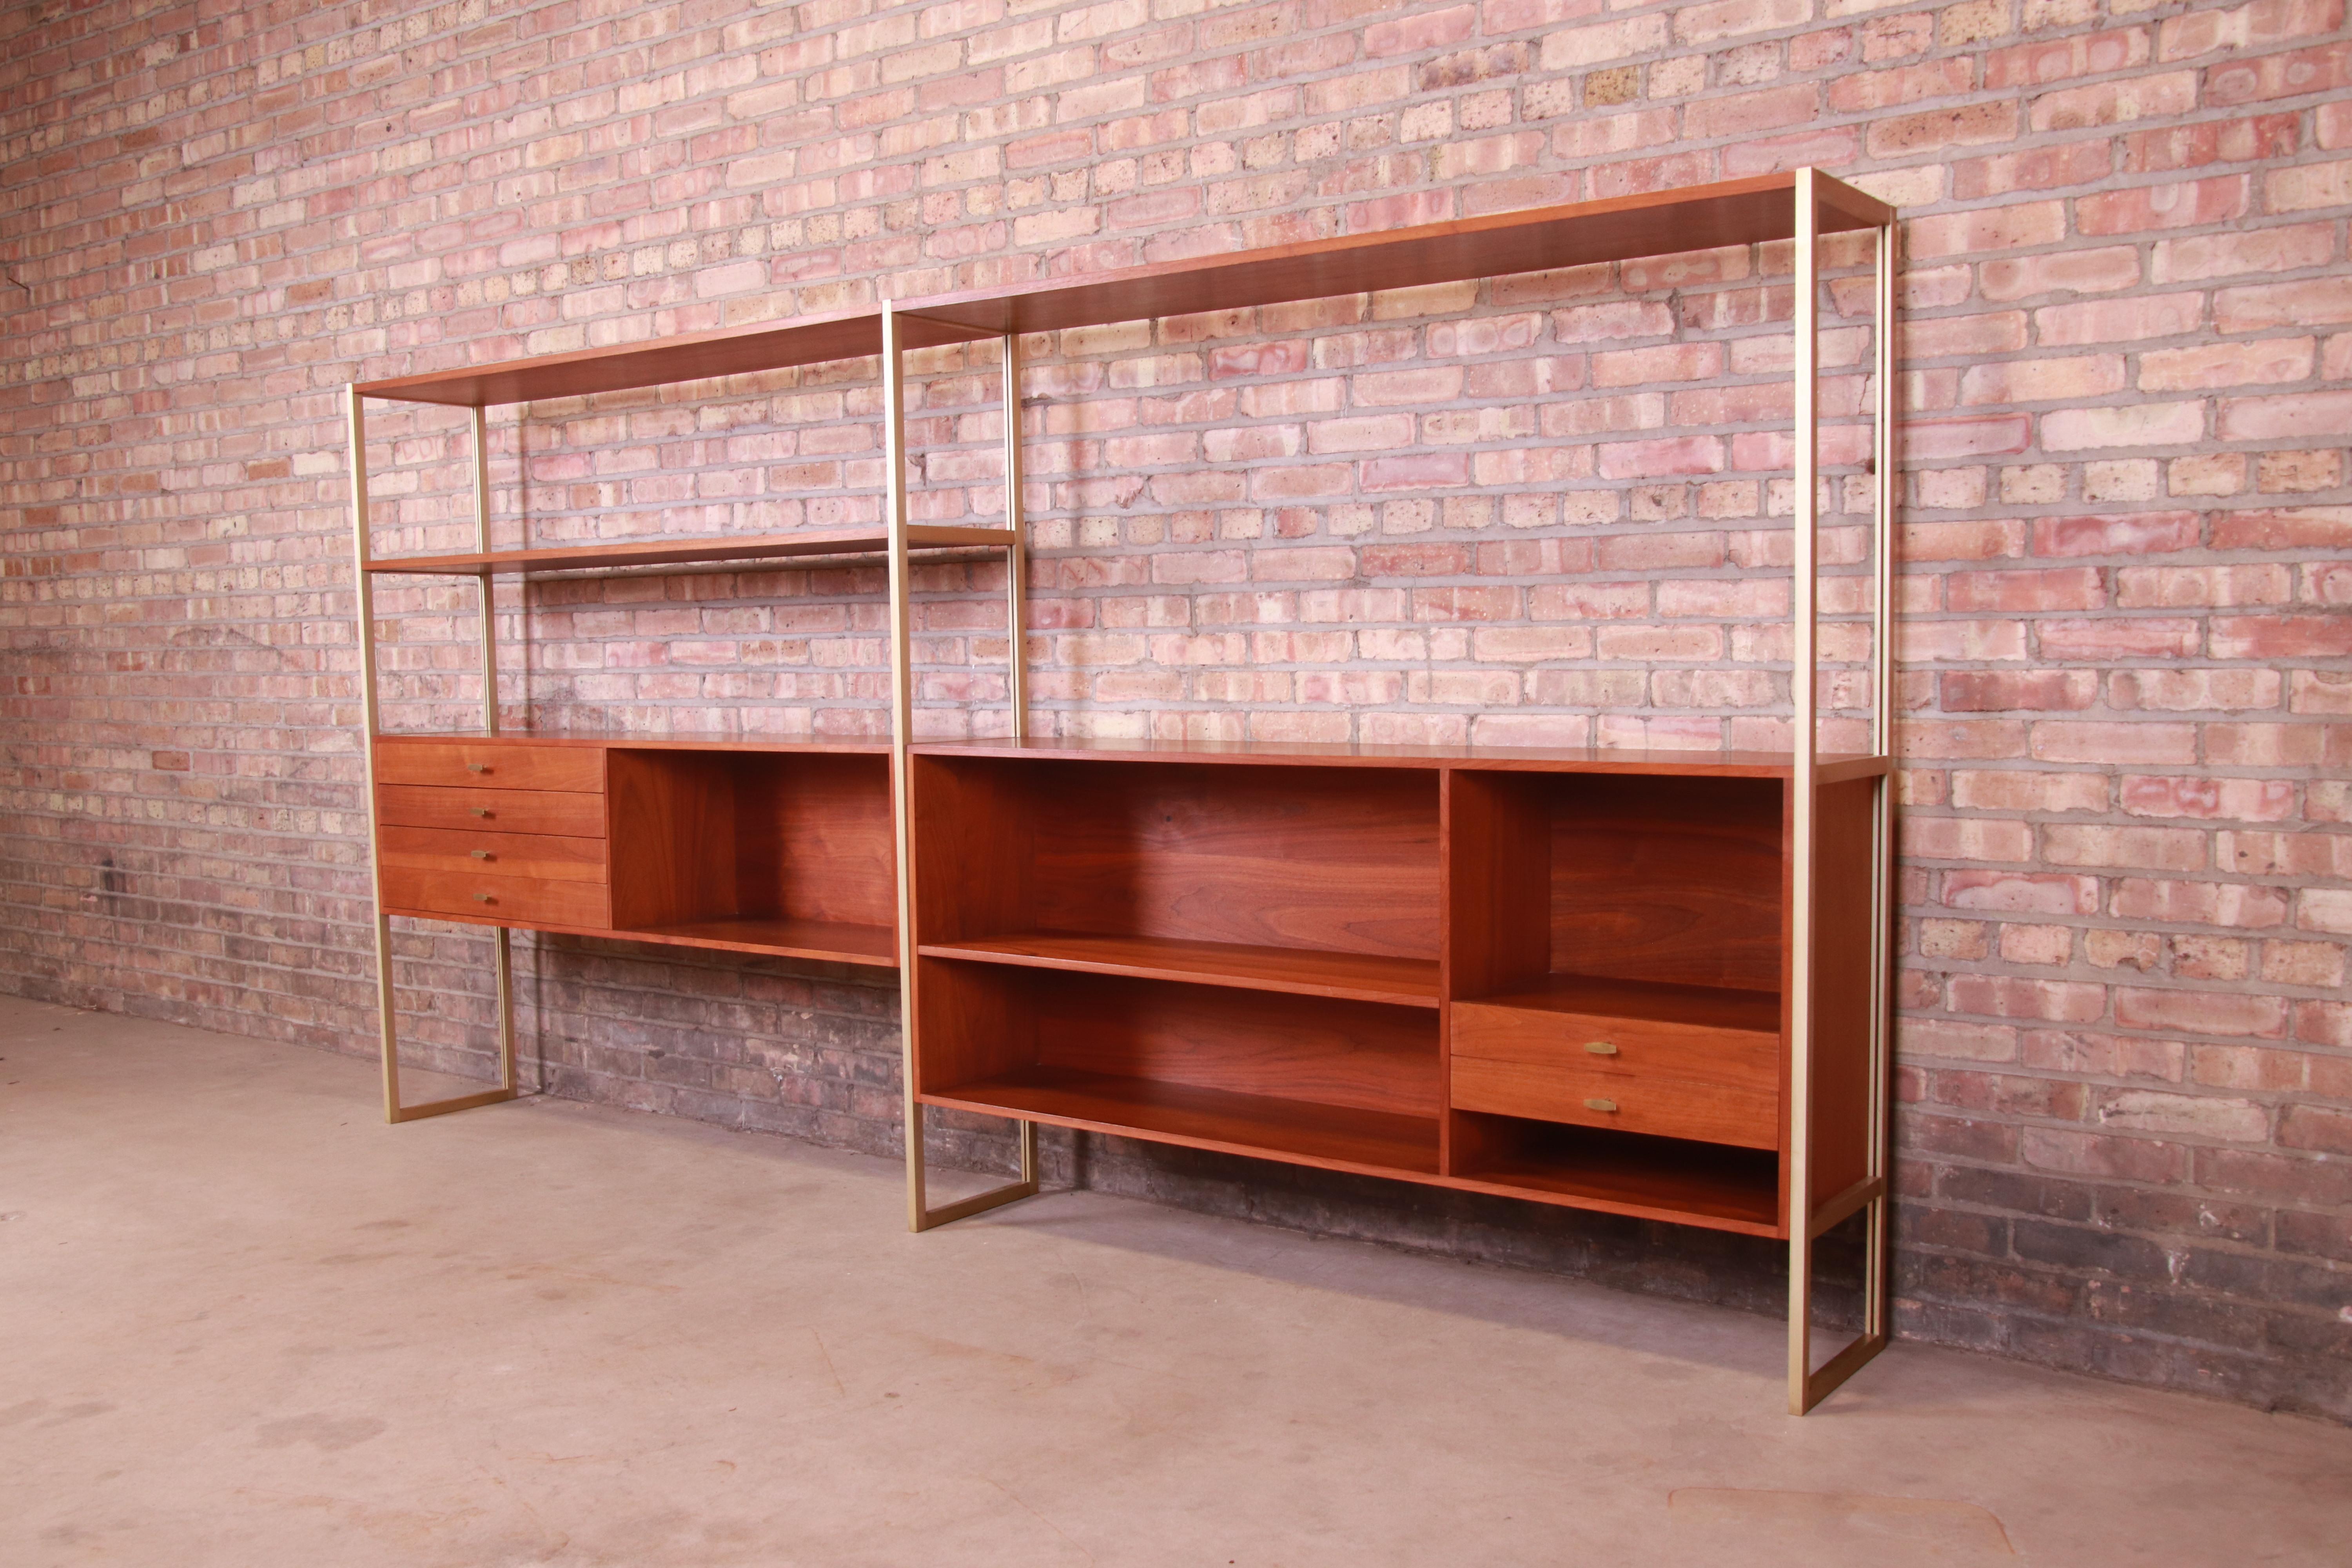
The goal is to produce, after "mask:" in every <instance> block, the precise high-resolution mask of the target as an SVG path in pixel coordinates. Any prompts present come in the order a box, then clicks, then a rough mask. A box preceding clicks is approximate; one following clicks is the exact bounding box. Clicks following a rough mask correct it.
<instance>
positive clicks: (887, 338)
mask: <svg viewBox="0 0 2352 1568" xmlns="http://www.w3.org/2000/svg"><path fill="white" fill-rule="evenodd" d="M901 321H902V318H901V317H900V315H899V313H898V310H895V309H893V308H892V306H891V305H890V303H889V301H887V300H885V301H884V302H883V305H882V449H883V465H882V466H883V471H884V484H885V486H886V489H885V496H886V500H887V508H888V517H887V523H888V528H887V534H888V546H889V564H890V781H891V790H892V802H891V804H892V806H893V811H892V818H893V827H894V829H895V832H896V839H897V846H898V1038H899V1042H900V1055H899V1079H900V1094H901V1104H902V1106H903V1107H904V1119H905V1120H904V1125H905V1129H906V1140H907V1228H908V1230H915V1231H923V1230H929V1229H930V1228H931V1227H932V1226H941V1225H946V1224H949V1223H950V1222H951V1221H954V1220H960V1219H963V1218H965V1217H967V1216H969V1215H976V1214H979V1213H982V1211H984V1210H987V1209H992V1208H995V1207H997V1206H998V1205H1001V1204H1009V1203H1012V1202H1013V1200H1015V1199H1017V1198H1025V1197H1027V1196H1029V1195H1030V1194H1033V1193H1034V1192H1035V1191H1036V1190H1037V1129H1036V1125H1035V1124H1034V1122H1030V1121H1022V1122H1021V1123H1020V1127H1021V1133H1020V1138H1021V1176H1020V1179H1019V1180H1018V1181H1015V1182H1012V1183H1010V1184H1006V1185H1003V1186H1000V1187H992V1188H991V1189H989V1190H988V1191H987V1192H984V1193H977V1194H973V1195H972V1196H971V1197H968V1198H961V1199H958V1200H957V1201H956V1202H954V1203H951V1204H943V1205H940V1207H938V1208H933V1207H931V1206H930V1203H929V1194H928V1191H927V1175H928V1173H927V1171H926V1168H925V1160H924V1152H923V1102H922V1098H921V1083H920V1080H919V1078H918V1076H917V1074H916V1070H915V1010H916V1007H917V1005H918V1003H917V999H916V994H917V989H918V986H917V980H916V973H915V962H916V960H915V859H914V832H913V828H914V805H915V802H914V774H913V772H912V769H911V764H912V763H913V761H914V758H913V753H912V752H911V750H910V748H911V747H912V746H913V744H914V734H915V688H914V636H913V630H912V627H913V620H912V606H911V605H910V603H909V600H908V565H909V563H908V557H907V545H908V523H909V519H910V513H909V511H908V496H907V384H906V338H905V333H904V329H903V328H902V326H901V325H900V322H901ZM1019 374H1020V373H1019V366H1018V364H1017V362H1014V361H1013V360H1012V359H1010V358H1009V357H1008V359H1007V362H1006V369H1005V385H1006V388H1007V390H1008V392H1010V391H1012V390H1013V388H1014V387H1015V386H1016V384H1017V381H1018V377H1019ZM1012 406H1013V409H1014V410H1015V411H1016V415H1017V409H1018V406H1019V405H1018V400H1017V398H1016V399H1014V400H1013V405H1012ZM1019 438H1020V437H1019V429H1018V425H1017V423H1015V424H1013V426H1012V428H1010V429H1009V430H1008V432H1007V434H1006V437H1005V457H1006V462H1007V476H1006V477H1007V489H1006V492H1005V494H1006V506H1007V516H1006V520H1005V521H1006V522H1007V524H1008V525H1009V526H1010V527H1011V529H1012V531H1013V538H1012V540H1011V541H1008V542H1007V560H1008V562H1010V563H1013V577H1014V583H1013V587H1011V588H1010V589H1008V590H1007V592H1008V594H1009V595H1012V596H1011V597H1010V598H1008V600H1007V605H1006V607H1007V608H1008V610H1010V609H1013V606H1014V605H1017V604H1018V603H1019V595H1020V593H1021V588H1020V584H1019V576H1020V571H1019V561H1020V556H1019V554H1018V548H1019V542H1020V538H1021V534H1020V521H1021V519H1020V491H1019V489H1018V484H1019V479H1018V476H1019V472H1020V469H1019V458H1020V454H1019V452H1018V449H1017V443H1018V441H1019ZM1010 629H1011V630H1012V632H1013V647H1012V653H1011V657H1012V658H1013V662H1014V665H1015V668H1018V666H1019V661H1020V658H1021V636H1020V632H1021V622H1020V621H1018V620H1015V621H1014V622H1013V626H1012V627H1011V628H1010ZM1014 689H1015V691H1016V692H1017V691H1018V690H1019V689H1020V682H1019V681H1018V679H1016V680H1015V682H1014ZM1018 712H1019V710H1018V708H1017V706H1016V709H1015V713H1016V717H1015V719H1014V724H1015V726H1016V729H1015V733H1016V734H1017V733H1018V732H1019V729H1018V726H1019V725H1020V724H1021V722H1022V721H1021V720H1020V719H1019V718H1018V717H1017V715H1018Z"/></svg>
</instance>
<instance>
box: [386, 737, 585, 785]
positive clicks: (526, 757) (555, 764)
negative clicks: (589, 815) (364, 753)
mask: <svg viewBox="0 0 2352 1568" xmlns="http://www.w3.org/2000/svg"><path fill="white" fill-rule="evenodd" d="M375 778H376V783H378V784H441V785H449V784H458V785H464V786H466V787H467V788H472V789H533V790H541V789H552V790H570V791H578V792H582V793H585V794H590V795H602V794H603V793H604V747H602V746H545V745H537V744H534V743H532V742H529V741H491V740H482V741H402V740H395V741H379V742H376V747H375Z"/></svg>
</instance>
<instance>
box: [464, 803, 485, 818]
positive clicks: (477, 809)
mask: <svg viewBox="0 0 2352 1568" xmlns="http://www.w3.org/2000/svg"><path fill="white" fill-rule="evenodd" d="M466 809H467V811H470V812H472V813H473V814H474V815H475V816H489V815H490V808H489V807H488V806H487V805H469V806H467V808H466Z"/></svg>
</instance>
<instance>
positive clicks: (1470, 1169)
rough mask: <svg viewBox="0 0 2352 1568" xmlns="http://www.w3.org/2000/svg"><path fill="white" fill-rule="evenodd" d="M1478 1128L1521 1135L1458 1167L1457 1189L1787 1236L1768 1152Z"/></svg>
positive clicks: (1635, 1137) (1630, 1136)
mask: <svg viewBox="0 0 2352 1568" xmlns="http://www.w3.org/2000/svg"><path fill="white" fill-rule="evenodd" d="M1478 1120H1479V1121H1481V1122H1485V1123H1488V1124H1495V1125H1499V1126H1502V1127H1505V1128H1507V1129H1508V1130H1510V1131H1512V1132H1515V1133H1516V1134H1517V1137H1516V1138H1515V1139H1509V1140H1505V1141H1503V1142H1505V1145H1506V1146H1505V1147H1504V1148H1503V1150H1502V1151H1501V1152H1496V1153H1492V1154H1488V1155H1486V1156H1485V1157H1483V1158H1480V1159H1478V1160H1476V1161H1475V1162H1473V1163H1466V1164H1462V1165H1457V1168H1456V1170H1455V1172H1454V1176H1453V1178H1452V1180H1451V1183H1450V1184H1452V1185H1456V1186H1463V1187H1467V1188H1470V1189H1471V1190H1473V1191H1476V1192H1486V1193H1496V1194H1501V1195H1503V1196H1506V1197H1515V1198H1536V1199H1538V1200H1540V1201H1543V1202H1547V1203H1558V1204H1562V1205H1567V1206H1568V1207H1570V1208H1585V1209H1597V1210H1600V1211H1601V1212H1602V1213H1604V1214H1622V1215H1633V1216H1634V1217H1635V1218H1638V1219H1663V1220H1670V1221H1672V1222H1674V1223H1675V1224H1677V1225H1697V1226H1706V1227H1707V1228H1709V1229H1712V1230H1731V1231H1738V1232H1740V1233H1741V1234H1743V1235H1747V1236H1775V1237H1777V1236H1786V1235H1787V1234H1788V1230H1787V1227H1786V1226H1783V1225H1782V1224H1781V1223H1780V1159H1779V1156H1778V1155H1777V1154H1776V1153H1774V1152H1771V1151H1769V1150H1752V1149H1734V1148H1729V1147H1726V1146H1724V1145H1721V1144H1714V1143H1693V1142H1685V1141H1684V1140H1681V1139H1676V1138H1646V1137H1643V1136H1642V1135H1641V1134H1639V1133H1632V1132H1613V1131H1606V1130H1603V1129H1594V1128H1581V1127H1559V1126H1552V1125H1549V1124H1546V1123H1542V1122H1534V1121H1517V1119H1515V1118H1509V1117H1480V1118H1478ZM1456 1158H1457V1160H1459V1159H1460V1156H1459V1155H1457V1156H1456Z"/></svg>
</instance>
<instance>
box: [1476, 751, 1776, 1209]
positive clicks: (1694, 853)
mask: <svg viewBox="0 0 2352 1568" xmlns="http://www.w3.org/2000/svg"><path fill="white" fill-rule="evenodd" d="M1449 790H1450V797H1449V804H1448V809H1449V812H1450V817H1449V826H1450V828H1451V830H1452V833H1451V838H1450V841H1449V843H1450V856H1451V858H1450V860H1449V866H1448V869H1449V872H1450V881H1449V900H1450V904H1451V910H1450V913H1451V916H1452V920H1453V940H1454V949H1453V955H1452V956H1453V967H1452V982H1451V984H1452V988H1453V989H1452V995H1451V1004H1452V1005H1451V1008H1450V1012H1449V1026H1450V1030H1451V1037H1450V1039H1449V1041H1448V1049H1449V1053H1450V1061H1449V1090H1448V1096H1449V1105H1450V1106H1451V1108H1452V1109H1453V1110H1454V1112H1455V1113H1457V1115H1461V1116H1475V1117H1477V1118H1480V1119H1481V1120H1480V1121H1476V1122H1475V1123H1469V1122H1463V1121H1457V1122H1456V1123H1455V1124H1454V1132H1455V1134H1456V1136H1455V1137H1454V1140H1453V1149H1452V1158H1451V1160H1450V1162H1449V1168H1450V1170H1451V1171H1452V1173H1454V1174H1456V1175H1461V1176H1467V1177H1474V1178H1497V1179H1498V1173H1499V1171H1500V1169H1501V1166H1502V1163H1508V1165H1509V1167H1510V1169H1511V1170H1512V1172H1513V1174H1512V1175H1511V1177H1510V1178H1509V1179H1510V1180H1511V1181H1512V1182H1513V1183H1514V1184H1521V1183H1522V1182H1523V1180H1524V1181H1525V1182H1526V1183H1527V1184H1534V1185H1538V1186H1541V1185H1544V1183H1543V1182H1538V1181H1534V1180H1533V1178H1534V1177H1535V1176H1538V1175H1540V1174H1541V1173H1543V1171H1544V1170H1545V1168H1546V1163H1547V1162H1548V1161H1557V1162H1559V1175H1560V1176H1561V1178H1562V1179H1564V1180H1565V1179H1570V1177H1571V1176H1572V1177H1573V1179H1574V1181H1575V1182H1577V1183H1579V1184H1583V1185H1590V1184H1591V1179H1592V1173H1591V1170H1590V1169H1588V1168H1587V1167H1589V1166H1590V1165H1591V1163H1592V1162H1594V1161H1601V1162H1602V1163H1606V1161H1607V1160H1608V1159H1609V1158H1612V1157H1615V1155H1616V1154H1620V1153H1622V1155H1623V1157H1624V1158H1626V1159H1628V1160H1630V1161H1633V1162H1634V1163H1637V1164H1638V1163H1641V1162H1643V1161H1647V1160H1650V1159H1652V1158H1653V1157H1654V1156H1655V1157H1660V1158H1674V1157H1679V1156H1677V1155H1676V1154H1675V1150H1674V1149H1673V1148H1668V1149H1665V1150H1664V1151H1661V1150H1660V1149H1658V1148H1654V1147H1653V1146H1652V1142H1650V1141H1652V1140H1657V1141H1665V1142H1670V1143H1671V1144H1673V1145H1676V1146H1679V1147H1681V1148H1682V1149H1683V1150H1685V1152H1686V1151H1687V1150H1689V1149H1692V1148H1700V1147H1706V1146H1713V1145H1731V1146H1736V1147H1738V1148H1742V1149H1747V1150H1753V1151H1759V1152H1764V1157H1765V1159H1766V1161H1767V1163H1769V1160H1770V1159H1771V1157H1772V1152H1777V1151H1778V1150H1779V1148H1780V1144H1781V1142H1782V1137H1783V1135H1782V1128H1783V1127H1784V1125H1785V1122H1786V1116H1785V1111H1784V1109H1783V1106H1782V1082H1783V1076H1784V1063H1783V1059H1782V1058H1783V1055H1784V1053H1783V1051H1782V1049H1781V1041H1782V1037H1783V1015H1782V973H1783V969H1784V966H1785V940H1784V931H1785V923H1786V922H1785V915H1784V910H1785V907H1786V893H1785V889H1786V885H1787V868H1786V865H1785V857H1784V854H1783V849H1782V845H1783V842H1784V831H1785V827H1784V816H1785V803H1784V793H1785V792H1784V787H1783V785H1782V784H1781V782H1780V780H1779V779H1777V778H1773V777H1769V776H1768V777H1746V776H1738V775H1706V774H1697V775H1692V774H1638V773H1633V774H1628V773H1571V772H1559V773H1545V772H1513V771H1503V770H1495V771H1480V770H1473V769H1460V770H1456V771H1454V773H1452V774H1451V777H1450V784H1449ZM1545 1123H1550V1124H1556V1125H1559V1126H1566V1127H1575V1128H1582V1129H1591V1130H1594V1131H1603V1132H1608V1133H1611V1134H1613V1135H1615V1136H1614V1137H1613V1138H1611V1139H1603V1140H1600V1141H1598V1142H1596V1141H1592V1140H1589V1139H1588V1140H1580V1139H1575V1138H1567V1137H1564V1136H1561V1135H1558V1134H1553V1133H1549V1132H1546V1133H1544V1134H1543V1135H1541V1136H1538V1131H1540V1129H1541V1126H1542V1124H1545ZM1522 1124H1523V1125H1522ZM1505 1134H1507V1135H1505ZM1627 1140H1631V1142H1627ZM1775 1180H1777V1177H1776V1178H1775Z"/></svg>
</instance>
